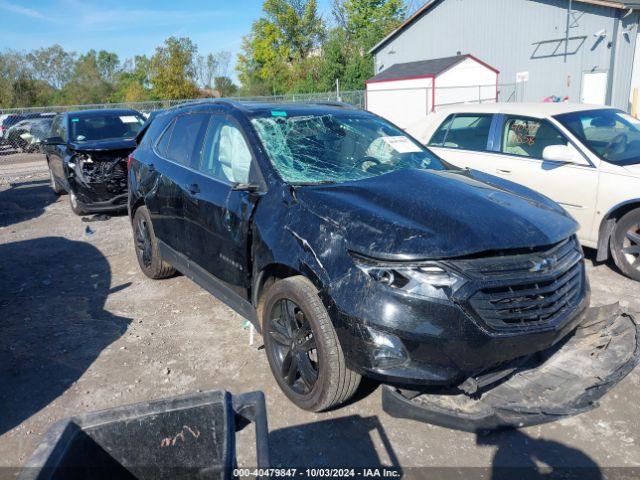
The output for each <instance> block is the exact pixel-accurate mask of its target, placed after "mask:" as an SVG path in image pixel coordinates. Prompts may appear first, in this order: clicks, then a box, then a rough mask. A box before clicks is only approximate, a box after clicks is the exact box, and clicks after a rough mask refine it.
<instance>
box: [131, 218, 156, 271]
mask: <svg viewBox="0 0 640 480" xmlns="http://www.w3.org/2000/svg"><path fill="white" fill-rule="evenodd" d="M135 242H136V254H137V255H138V261H139V262H140V264H141V265H144V266H145V267H147V268H151V260H152V244H151V235H150V232H149V225H148V224H147V219H146V218H144V217H143V216H142V215H140V217H139V218H138V221H137V223H136V229H135Z"/></svg>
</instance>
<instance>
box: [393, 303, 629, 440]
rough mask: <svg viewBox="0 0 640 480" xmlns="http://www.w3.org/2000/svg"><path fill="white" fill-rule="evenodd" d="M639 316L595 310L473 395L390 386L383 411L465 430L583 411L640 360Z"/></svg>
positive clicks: (539, 420)
mask: <svg viewBox="0 0 640 480" xmlns="http://www.w3.org/2000/svg"><path fill="white" fill-rule="evenodd" d="M639 344H640V333H639V331H638V324H637V322H636V320H635V318H634V317H633V316H632V315H630V314H628V313H624V312H622V311H621V310H620V308H619V307H618V305H613V306H606V307H598V308H591V309H589V310H588V311H587V314H586V316H585V318H584V321H583V322H582V323H581V324H580V325H579V326H578V328H577V329H576V331H575V332H574V334H573V335H571V336H570V337H569V338H568V339H566V340H565V341H564V342H562V343H561V344H559V345H556V346H554V347H553V348H551V349H549V350H546V351H544V352H541V353H539V354H537V355H535V356H532V357H531V358H529V359H528V360H527V361H526V362H524V363H523V364H522V365H520V366H519V367H518V368H516V369H515V370H514V371H513V372H512V373H510V374H509V375H507V376H506V377H501V378H500V380H499V381H497V382H495V383H493V384H490V385H487V386H485V387H484V388H481V389H480V390H479V391H478V392H476V393H475V394H473V395H469V394H466V393H463V392H461V391H456V392H447V393H443V392H442V391H437V392H428V393H424V392H406V391H402V390H399V389H396V388H392V387H385V388H384V390H383V394H382V403H383V408H384V410H385V411H386V412H387V413H389V414H390V415H392V416H394V417H400V418H409V419H413V420H418V421H423V422H426V423H431V424H434V425H440V426H444V427H448V428H455V429H459V430H465V431H480V430H494V429H501V428H518V427H523V426H528V425H536V424H540V423H546V422H551V421H554V420H557V419H560V418H562V417H567V416H571V415H576V414H579V413H582V412H586V411H588V410H591V409H593V408H596V407H597V406H598V400H599V399H600V398H602V396H604V395H605V394H606V393H607V392H608V391H609V390H610V389H611V388H613V387H614V386H615V385H617V384H618V383H619V382H620V381H621V380H622V379H623V378H624V377H625V376H626V375H627V374H628V373H629V372H630V371H631V370H632V369H633V368H634V367H635V366H636V365H637V364H638V363H639V360H640V348H639Z"/></svg>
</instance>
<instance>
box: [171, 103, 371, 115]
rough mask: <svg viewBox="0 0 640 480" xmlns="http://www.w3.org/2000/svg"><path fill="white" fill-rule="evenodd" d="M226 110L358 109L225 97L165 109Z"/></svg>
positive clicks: (315, 112) (305, 111) (254, 112)
mask: <svg viewBox="0 0 640 480" xmlns="http://www.w3.org/2000/svg"><path fill="white" fill-rule="evenodd" d="M220 107H222V108H223V109H228V110H237V111H240V112H242V113H245V114H249V115H258V114H265V113H271V112H274V111H276V112H286V113H288V114H290V115H326V114H329V113H336V112H343V111H353V112H357V111H360V110H358V109H357V108H355V107H353V106H352V105H349V104H346V103H340V102H331V101H327V102H316V103H293V102H292V103H266V102H244V101H243V102H240V101H235V100H226V99H208V100H202V101H199V102H190V103H185V104H182V105H178V106H176V107H173V108H171V109H168V110H166V112H167V113H169V112H172V111H177V112H180V111H184V110H191V111H193V110H208V109H210V108H220Z"/></svg>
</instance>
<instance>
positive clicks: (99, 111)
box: [65, 108, 140, 117]
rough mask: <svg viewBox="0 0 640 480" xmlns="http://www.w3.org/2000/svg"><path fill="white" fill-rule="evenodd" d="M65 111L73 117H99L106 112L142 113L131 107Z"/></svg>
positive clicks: (114, 113)
mask: <svg viewBox="0 0 640 480" xmlns="http://www.w3.org/2000/svg"><path fill="white" fill-rule="evenodd" d="M65 113H66V114H67V115H69V116H73V117H97V116H100V115H101V114H105V113H107V114H112V115H131V114H135V115H140V112H138V111H137V110H132V109H129V108H96V109H93V110H77V111H74V112H65Z"/></svg>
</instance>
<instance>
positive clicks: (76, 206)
mask: <svg viewBox="0 0 640 480" xmlns="http://www.w3.org/2000/svg"><path fill="white" fill-rule="evenodd" d="M69 205H71V210H72V211H73V213H75V214H76V215H86V214H87V213H89V211H88V210H87V207H85V206H84V205H83V204H82V203H80V201H79V200H78V196H77V195H76V194H75V193H74V192H73V190H69Z"/></svg>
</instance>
